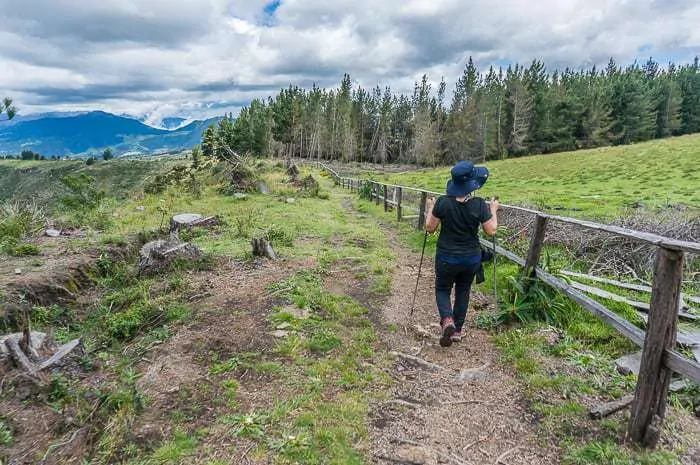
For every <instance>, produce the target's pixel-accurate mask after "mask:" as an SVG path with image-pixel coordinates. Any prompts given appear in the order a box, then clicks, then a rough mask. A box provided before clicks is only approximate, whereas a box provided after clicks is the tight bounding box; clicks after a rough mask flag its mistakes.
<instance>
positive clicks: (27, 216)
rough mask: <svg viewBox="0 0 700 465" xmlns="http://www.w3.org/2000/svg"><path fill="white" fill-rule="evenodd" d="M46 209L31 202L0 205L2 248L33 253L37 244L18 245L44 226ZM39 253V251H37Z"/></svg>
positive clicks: (6, 250) (21, 252) (13, 251)
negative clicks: (21, 240)
mask: <svg viewBox="0 0 700 465" xmlns="http://www.w3.org/2000/svg"><path fill="white" fill-rule="evenodd" d="M45 221H46V217H45V215H44V211H43V210H42V209H41V208H40V207H38V206H37V205H36V204H35V203H31V202H4V203H2V204H1V205H0V249H2V250H3V251H4V252H5V253H8V254H15V253H17V252H19V255H31V254H32V253H31V252H32V251H33V249H32V247H36V246H30V245H27V246H21V247H19V248H18V247H17V244H18V243H19V241H20V239H22V238H24V237H26V236H30V235H33V234H35V233H36V232H37V231H39V230H41V229H42V228H43V227H44V224H45ZM37 253H38V251H37Z"/></svg>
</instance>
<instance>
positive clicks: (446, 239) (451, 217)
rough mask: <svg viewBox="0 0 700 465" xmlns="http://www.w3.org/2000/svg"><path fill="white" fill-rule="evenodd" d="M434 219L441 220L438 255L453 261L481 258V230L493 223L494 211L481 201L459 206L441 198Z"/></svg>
mask: <svg viewBox="0 0 700 465" xmlns="http://www.w3.org/2000/svg"><path fill="white" fill-rule="evenodd" d="M433 216H434V217H436V218H439V219H440V223H441V226H440V236H439V237H438V242H437V253H438V254H442V255H448V256H451V257H468V256H471V255H481V247H480V245H479V227H480V226H481V224H482V223H484V222H486V221H488V220H490V219H491V210H490V209H489V206H488V205H487V204H486V201H485V200H484V199H482V198H481V197H470V198H468V199H467V200H466V201H465V202H458V201H457V199H455V198H454V197H448V196H446V195H441V196H440V197H438V199H437V201H436V202H435V205H434V206H433Z"/></svg>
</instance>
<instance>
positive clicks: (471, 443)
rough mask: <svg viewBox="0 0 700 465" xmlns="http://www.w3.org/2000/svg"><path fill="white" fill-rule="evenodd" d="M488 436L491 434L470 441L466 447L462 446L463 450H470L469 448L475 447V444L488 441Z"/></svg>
mask: <svg viewBox="0 0 700 465" xmlns="http://www.w3.org/2000/svg"><path fill="white" fill-rule="evenodd" d="M488 438H489V436H484V437H483V438H479V439H477V440H476V441H472V442H470V443H469V444H467V445H466V446H464V447H463V448H462V452H466V451H468V450H469V449H471V448H472V447H474V446H475V445H477V444H479V443H482V442H484V441H486V440H487V439H488Z"/></svg>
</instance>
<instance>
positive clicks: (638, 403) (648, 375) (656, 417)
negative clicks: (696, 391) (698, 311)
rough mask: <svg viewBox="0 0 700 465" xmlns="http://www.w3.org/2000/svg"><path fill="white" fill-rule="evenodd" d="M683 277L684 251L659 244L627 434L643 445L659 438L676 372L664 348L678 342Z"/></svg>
mask: <svg viewBox="0 0 700 465" xmlns="http://www.w3.org/2000/svg"><path fill="white" fill-rule="evenodd" d="M682 279H683V252H682V251H677V250H670V249H665V248H663V247H659V249H658V251H657V253H656V263H655V264H654V278H653V283H652V294H651V304H650V309H649V323H648V325H647V332H646V336H645V338H644V349H643V351H642V362H641V364H640V367H639V376H638V378H637V389H636V391H635V394H634V402H633V403H632V415H631V417H630V422H629V426H628V429H627V434H628V437H629V438H630V439H631V440H632V441H634V442H637V443H639V444H641V445H642V446H644V447H649V448H654V447H656V444H657V443H658V441H659V433H660V432H661V424H662V423H663V420H664V416H665V415H666V401H667V396H668V388H669V385H670V383H671V376H672V375H673V372H672V371H671V370H670V369H669V368H668V367H666V366H665V365H664V364H663V356H664V351H665V350H666V349H672V348H673V347H674V346H675V344H676V326H677V321H678V303H679V301H680V293H681V280H682Z"/></svg>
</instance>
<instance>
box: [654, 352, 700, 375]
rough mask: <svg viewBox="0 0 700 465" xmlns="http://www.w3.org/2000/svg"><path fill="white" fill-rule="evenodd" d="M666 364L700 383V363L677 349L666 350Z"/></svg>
mask: <svg viewBox="0 0 700 465" xmlns="http://www.w3.org/2000/svg"><path fill="white" fill-rule="evenodd" d="M663 360H664V365H666V366H667V367H669V368H670V369H671V370H673V371H675V372H676V373H678V374H681V375H683V376H685V377H686V378H688V379H690V380H692V381H694V382H696V383H698V384H700V363H698V362H697V361H695V360H690V359H689V358H686V357H685V356H683V354H681V353H679V352H676V351H675V350H670V349H667V350H665V351H664V358H663Z"/></svg>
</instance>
